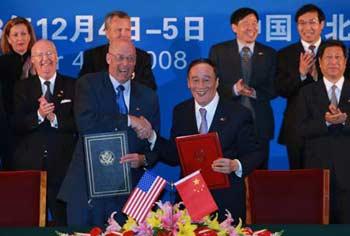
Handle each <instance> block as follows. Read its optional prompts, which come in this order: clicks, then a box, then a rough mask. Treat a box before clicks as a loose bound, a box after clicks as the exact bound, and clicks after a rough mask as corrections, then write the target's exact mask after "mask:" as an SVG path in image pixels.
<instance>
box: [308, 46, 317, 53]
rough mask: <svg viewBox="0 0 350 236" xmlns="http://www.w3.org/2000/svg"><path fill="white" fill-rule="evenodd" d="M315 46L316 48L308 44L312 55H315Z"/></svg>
mask: <svg viewBox="0 0 350 236" xmlns="http://www.w3.org/2000/svg"><path fill="white" fill-rule="evenodd" d="M315 48H316V46H315V45H310V46H309V50H310V52H311V53H312V55H315Z"/></svg>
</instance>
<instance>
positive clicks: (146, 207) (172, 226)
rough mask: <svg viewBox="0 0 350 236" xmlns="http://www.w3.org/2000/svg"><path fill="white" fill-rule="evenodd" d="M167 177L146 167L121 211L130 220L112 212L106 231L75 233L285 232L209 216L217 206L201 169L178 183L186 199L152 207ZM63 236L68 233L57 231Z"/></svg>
mask: <svg viewBox="0 0 350 236" xmlns="http://www.w3.org/2000/svg"><path fill="white" fill-rule="evenodd" d="M165 185H166V180H165V179H163V178H161V177H160V176H156V175H154V174H153V173H151V172H150V171H146V172H145V173H144V175H143V176H142V178H141V179H140V181H139V183H138V185H137V186H136V188H135V189H134V190H133V192H132V194H130V196H129V199H128V201H127V202H126V204H125V205H124V207H123V209H122V212H123V213H125V214H126V215H128V220H127V221H126V223H125V224H124V225H123V226H122V227H121V226H120V225H119V224H118V222H116V221H115V220H114V215H115V214H116V212H113V213H112V215H111V216H110V218H109V219H108V227H107V228H106V231H105V232H103V231H102V230H101V229H100V228H97V227H95V228H93V229H92V230H91V231H90V233H88V234H81V233H75V234H73V235H76V236H79V235H80V236H114V235H119V236H244V235H252V236H280V235H282V232H278V233H272V232H270V231H269V230H266V229H263V230H260V231H256V232H254V231H253V230H252V229H250V228H248V227H242V222H241V221H240V222H239V223H238V225H236V226H233V224H232V223H233V218H232V216H231V213H230V212H228V211H227V214H226V219H225V220H224V221H223V222H219V221H218V215H217V214H216V215H214V216H212V217H211V216H210V214H211V213H212V212H215V211H216V210H217V209H218V207H217V205H216V203H215V201H214V199H213V197H212V195H211V193H210V191H209V189H208V187H207V185H206V183H205V181H204V179H203V177H202V175H201V174H200V172H199V171H196V172H194V173H192V174H190V175H188V176H186V177H184V178H182V179H181V180H179V181H177V182H176V183H175V187H176V189H177V191H178V193H179V195H180V196H181V198H182V200H183V203H182V202H181V203H178V204H175V205H172V204H171V203H170V202H165V203H162V202H161V201H159V202H156V205H157V206H158V209H157V210H155V211H152V210H151V209H152V206H153V203H154V202H155V201H156V199H157V198H158V196H159V194H160V192H161V191H162V190H163V189H164V187H165ZM58 235H60V236H69V235H68V234H62V233H59V232H58Z"/></svg>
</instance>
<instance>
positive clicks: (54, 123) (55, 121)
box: [50, 115, 58, 129]
mask: <svg viewBox="0 0 350 236" xmlns="http://www.w3.org/2000/svg"><path fill="white" fill-rule="evenodd" d="M50 124H51V127H52V128H56V129H58V121H57V116H56V115H55V118H54V119H53V121H50Z"/></svg>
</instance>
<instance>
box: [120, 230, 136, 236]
mask: <svg viewBox="0 0 350 236" xmlns="http://www.w3.org/2000/svg"><path fill="white" fill-rule="evenodd" d="M134 235H135V234H134V231H132V230H128V231H125V232H124V233H123V236H134Z"/></svg>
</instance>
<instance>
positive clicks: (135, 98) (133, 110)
mask: <svg viewBox="0 0 350 236" xmlns="http://www.w3.org/2000/svg"><path fill="white" fill-rule="evenodd" d="M137 89H138V88H137V86H136V85H135V83H134V82H133V81H130V103H129V113H130V114H132V115H140V114H142V113H141V108H142V107H141V106H140V101H141V100H142V99H141V98H140V93H139V92H138V91H137Z"/></svg>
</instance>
